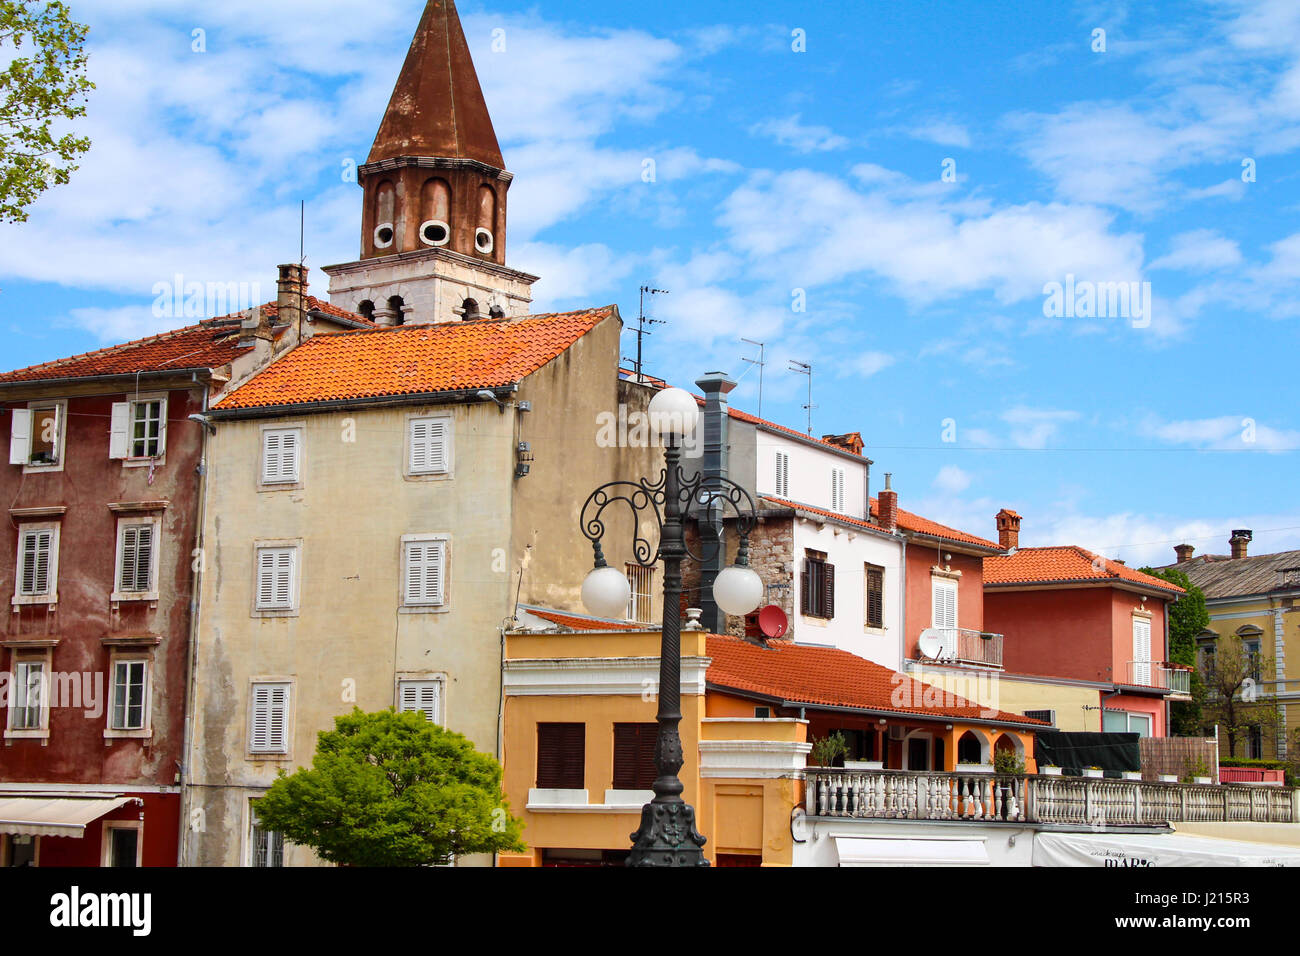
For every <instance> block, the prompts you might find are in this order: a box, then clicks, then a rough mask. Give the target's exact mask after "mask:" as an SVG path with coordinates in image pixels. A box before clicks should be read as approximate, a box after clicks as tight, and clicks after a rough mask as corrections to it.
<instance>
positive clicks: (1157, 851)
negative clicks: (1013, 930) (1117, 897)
mask: <svg viewBox="0 0 1300 956" xmlns="http://www.w3.org/2000/svg"><path fill="white" fill-rule="evenodd" d="M1034 866H1300V847H1293V846H1278V845H1274V844H1268V843H1242V842H1239V841H1237V840H1220V839H1217V838H1215V837H1201V836H1191V835H1190V834H1186V833H1167V834H1165V833H1131V834H1129V833H1039V834H1038V835H1037V836H1036V837H1035V838H1034Z"/></svg>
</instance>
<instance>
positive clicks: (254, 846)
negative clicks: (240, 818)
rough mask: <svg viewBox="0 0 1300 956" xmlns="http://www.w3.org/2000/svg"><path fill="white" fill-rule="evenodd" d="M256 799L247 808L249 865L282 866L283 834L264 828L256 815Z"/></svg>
mask: <svg viewBox="0 0 1300 956" xmlns="http://www.w3.org/2000/svg"><path fill="white" fill-rule="evenodd" d="M256 807H257V801H256V800H253V801H250V803H249V808H248V857H249V860H248V863H249V866H284V834H282V833H280V832H278V831H276V830H264V829H263V828H262V821H261V820H260V819H259V818H258V816H257V809H256Z"/></svg>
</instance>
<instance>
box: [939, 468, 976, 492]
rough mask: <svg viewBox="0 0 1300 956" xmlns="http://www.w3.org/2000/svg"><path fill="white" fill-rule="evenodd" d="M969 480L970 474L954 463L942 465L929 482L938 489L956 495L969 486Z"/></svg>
mask: <svg viewBox="0 0 1300 956" xmlns="http://www.w3.org/2000/svg"><path fill="white" fill-rule="evenodd" d="M970 482H971V477H970V475H969V474H967V473H966V472H965V471H962V469H960V468H958V467H957V466H956V465H944V466H943V467H942V468H940V469H939V473H938V474H936V475H935V476H934V481H933V482H931V484H933V485H934V487H936V488H938V489H939V490H940V491H946V492H948V493H949V494H954V495H956V494H961V492H963V491H965V490H966V489H967V488H969V487H970Z"/></svg>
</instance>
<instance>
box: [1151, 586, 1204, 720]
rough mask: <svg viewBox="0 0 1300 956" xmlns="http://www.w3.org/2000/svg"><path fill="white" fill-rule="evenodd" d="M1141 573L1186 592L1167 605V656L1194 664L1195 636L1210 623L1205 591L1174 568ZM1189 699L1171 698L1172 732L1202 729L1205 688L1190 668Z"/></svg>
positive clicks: (1179, 662) (1176, 662) (1199, 674)
mask: <svg viewBox="0 0 1300 956" xmlns="http://www.w3.org/2000/svg"><path fill="white" fill-rule="evenodd" d="M1142 571H1143V573H1145V574H1149V575H1151V576H1152V577H1157V578H1161V579H1163V580H1165V581H1168V582H1169V583H1170V584H1176V585H1178V586H1179V587H1180V588H1182V589H1183V590H1184V591H1185V592H1186V593H1185V594H1183V595H1182V596H1181V597H1179V598H1178V600H1177V601H1174V602H1173V604H1171V605H1169V649H1168V651H1167V653H1168V655H1169V660H1170V661H1172V662H1173V663H1175V664H1183V665H1185V666H1187V667H1195V666H1196V639H1197V638H1198V637H1200V636H1201V634H1203V633H1204V632H1205V629H1206V628H1207V627H1209V626H1210V612H1209V610H1208V609H1207V608H1206V606H1205V593H1204V592H1203V591H1202V590H1201V589H1200V588H1199V587H1197V586H1196V585H1195V584H1193V583H1192V582H1191V579H1190V578H1188V577H1187V575H1186V574H1185V573H1184V572H1182V571H1179V570H1178V569H1177V568H1165V569H1163V570H1161V571H1157V570H1155V569H1154V568H1143V569H1142ZM1190 690H1191V697H1192V699H1191V700H1189V701H1181V700H1180V701H1174V702H1173V703H1172V704H1171V705H1170V708H1169V716H1170V719H1171V723H1172V728H1171V732H1172V733H1173V734H1174V735H1175V736H1179V737H1194V736H1198V735H1199V734H1201V733H1202V731H1203V728H1202V724H1203V722H1204V719H1205V717H1204V713H1203V706H1204V701H1205V696H1206V693H1207V688H1206V686H1205V677H1204V675H1202V674H1201V673H1199V672H1198V671H1192V679H1191V688H1190Z"/></svg>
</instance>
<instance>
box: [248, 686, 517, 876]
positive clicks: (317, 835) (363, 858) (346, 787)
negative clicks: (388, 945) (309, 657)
mask: <svg viewBox="0 0 1300 956" xmlns="http://www.w3.org/2000/svg"><path fill="white" fill-rule="evenodd" d="M334 723H335V729H334V730H332V731H322V732H321V733H320V735H319V738H318V742H317V745H316V755H315V757H314V758H313V759H312V766H311V769H310V770H305V769H303V768H301V767H299V768H298V770H297V772H295V773H293V774H289V775H286V774H285V773H284V771H281V772H280V776H279V778H278V779H277V780H276V781H275V782H274V783H273V784H272V785H271V788H270V789H269V790H268V791H267V792H266V795H265V796H264V797H262V798H261V799H260V800H259V801H258V802H257V815H258V817H260V818H261V821H262V826H263V827H265V828H266V829H268V830H278V831H280V832H281V833H282V834H284V837H285V839H286V840H289V841H292V842H294V843H298V844H301V845H304V846H309V847H312V848H313V849H315V851H316V852H317V853H318V854H319V855H320V856H321V858H322V859H325V860H328V861H330V862H332V863H343V864H350V865H353V866H434V865H441V864H446V863H448V862H450V861H451V858H452V857H453V856H459V855H463V854H467V853H492V852H497V851H503V850H523V849H524V845H523V843H522V842H521V840H520V833H521V831H522V827H523V825H522V823H521V822H520V821H519V820H517V819H516V818H514V817H512V816H511V815H510V811H509V805H508V804H507V803H506V800H505V798H504V797H503V796H502V793H501V765H500V764H498V763H497V762H496V760H495V759H493V758H492V757H490V756H488V755H487V754H482V753H479V752H478V751H476V750H475V749H474V745H473V744H471V743H470V742H469V741H468V740H467V739H466V738H465V737H463V736H461V735H460V734H457V733H453V732H451V731H449V730H445V729H443V728H442V727H439V726H438V725H436V724H431V723H429V721H427V720H426V719H425V718H424V715H423V714H421V713H419V712H418V711H406V712H404V713H400V714H399V713H397V712H396V711H394V710H385V711H380V712H378V713H373V714H367V713H363V712H362V711H361V710H360V709H359V708H354V709H353V711H352V713H350V714H346V715H344V716H341V717H336V718H334Z"/></svg>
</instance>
